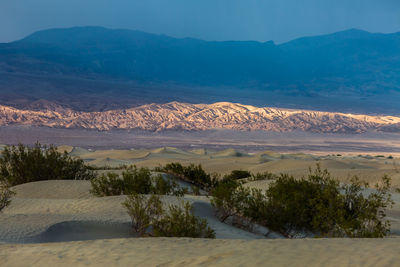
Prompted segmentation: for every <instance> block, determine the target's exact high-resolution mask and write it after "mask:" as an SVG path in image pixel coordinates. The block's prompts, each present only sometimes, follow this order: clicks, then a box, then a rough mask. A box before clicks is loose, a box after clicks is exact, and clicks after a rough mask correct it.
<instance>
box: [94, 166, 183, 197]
mask: <svg viewBox="0 0 400 267" xmlns="http://www.w3.org/2000/svg"><path fill="white" fill-rule="evenodd" d="M90 182H91V184H92V189H91V193H92V194H93V195H95V196H99V197H103V196H115V195H129V194H158V195H175V196H183V195H184V194H185V192H186V191H185V190H184V189H181V188H179V185H178V184H177V183H176V182H175V181H174V180H172V179H169V178H166V179H164V178H163V177H162V176H161V175H157V176H153V175H152V174H151V172H150V170H149V169H148V168H140V169H138V168H137V167H136V166H133V167H129V168H127V169H126V170H125V171H123V172H122V177H120V176H119V175H118V174H115V173H107V174H103V175H101V176H100V177H97V178H95V179H92V180H91V181H90Z"/></svg>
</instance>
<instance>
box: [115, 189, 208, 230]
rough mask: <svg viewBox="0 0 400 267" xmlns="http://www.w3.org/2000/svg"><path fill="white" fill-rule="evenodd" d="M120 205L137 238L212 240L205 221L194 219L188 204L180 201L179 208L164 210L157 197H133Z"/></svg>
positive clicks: (134, 195) (172, 207)
mask: <svg viewBox="0 0 400 267" xmlns="http://www.w3.org/2000/svg"><path fill="white" fill-rule="evenodd" d="M122 204H123V205H124V207H125V208H126V209H127V211H128V214H129V216H130V217H131V219H132V228H133V230H134V232H135V233H136V234H137V235H138V236H142V237H143V236H158V237H161V236H165V237H193V238H215V232H214V230H212V229H211V228H210V227H209V226H208V223H207V220H205V219H200V218H198V217H196V216H194V215H193V214H192V206H191V205H190V204H189V203H188V202H182V207H181V206H177V205H170V206H169V207H168V209H167V210H165V209H164V208H163V205H162V202H161V200H160V197H159V196H156V195H151V196H150V197H148V198H147V197H146V196H143V195H138V194H133V195H130V196H128V198H127V200H126V201H125V202H124V203H122Z"/></svg>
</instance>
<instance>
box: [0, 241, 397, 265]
mask: <svg viewBox="0 0 400 267" xmlns="http://www.w3.org/2000/svg"><path fill="white" fill-rule="evenodd" d="M399 244H400V239H398V238H391V239H379V240H376V239H372V240H371V239H370V240H359V239H357V240H350V239H331V240H328V239H319V240H309V239H306V240H251V241H248V240H247V241H246V240H203V239H198V240H194V239H176V238H171V239H168V238H154V239H153V238H148V239H133V238H132V239H113V240H96V241H81V242H68V243H52V244H34V245H1V246H0V248H1V249H0V262H1V264H2V265H3V266H398V264H399V253H400V248H399Z"/></svg>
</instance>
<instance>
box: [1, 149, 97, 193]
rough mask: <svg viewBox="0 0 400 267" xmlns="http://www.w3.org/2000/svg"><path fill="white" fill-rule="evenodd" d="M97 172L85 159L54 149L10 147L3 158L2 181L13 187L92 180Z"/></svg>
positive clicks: (3, 154) (3, 153) (4, 152)
mask: <svg viewBox="0 0 400 267" xmlns="http://www.w3.org/2000/svg"><path fill="white" fill-rule="evenodd" d="M94 177H95V173H94V172H93V170H91V169H90V168H89V167H88V166H86V165H85V164H84V162H83V160H81V159H78V158H73V157H71V156H69V155H68V153H67V152H64V153H60V152H58V151H57V148H56V147H55V146H52V145H50V146H46V145H44V146H42V145H41V144H39V143H36V144H35V145H34V146H33V147H27V146H24V145H22V144H20V145H18V146H11V147H10V146H7V147H5V149H4V150H3V151H2V153H1V157H0V180H2V181H5V182H6V183H7V184H9V185H11V186H14V185H18V184H23V183H29V182H35V181H43V180H55V179H57V180H90V179H92V178H94Z"/></svg>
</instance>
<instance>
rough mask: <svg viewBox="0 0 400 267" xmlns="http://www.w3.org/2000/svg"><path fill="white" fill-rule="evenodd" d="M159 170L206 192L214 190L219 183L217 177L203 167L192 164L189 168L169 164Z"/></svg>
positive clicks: (177, 164)
mask: <svg viewBox="0 0 400 267" xmlns="http://www.w3.org/2000/svg"><path fill="white" fill-rule="evenodd" d="M157 170H158V171H160V172H165V173H168V174H171V175H173V176H175V177H178V178H179V179H181V180H183V181H186V182H189V183H191V184H193V185H195V186H197V187H199V188H201V189H205V190H208V189H210V188H213V187H214V186H215V184H216V183H217V177H216V176H215V175H211V174H209V173H207V172H205V171H204V169H203V168H202V166H201V165H194V164H190V165H189V166H183V165H182V164H180V163H177V162H175V163H169V164H167V165H165V166H164V167H162V168H158V169H157Z"/></svg>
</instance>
